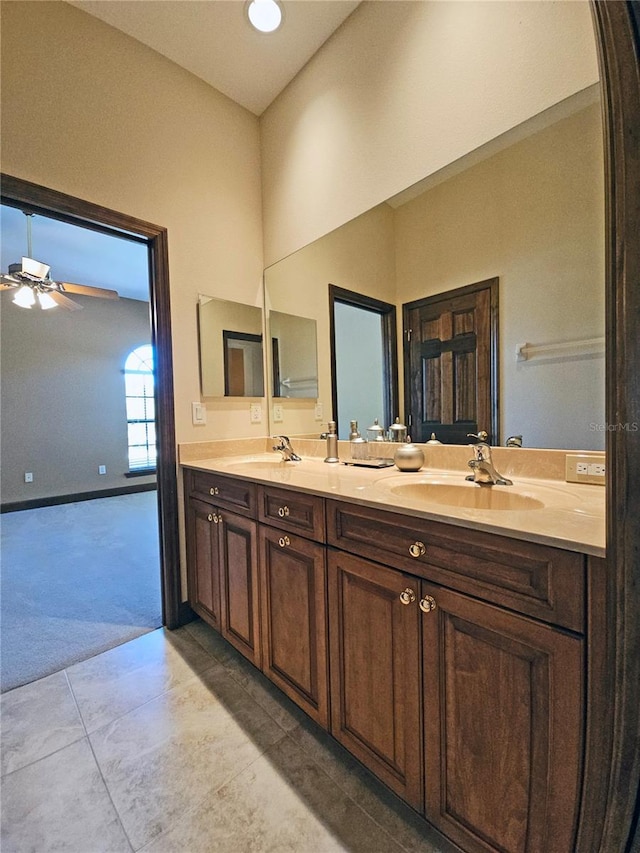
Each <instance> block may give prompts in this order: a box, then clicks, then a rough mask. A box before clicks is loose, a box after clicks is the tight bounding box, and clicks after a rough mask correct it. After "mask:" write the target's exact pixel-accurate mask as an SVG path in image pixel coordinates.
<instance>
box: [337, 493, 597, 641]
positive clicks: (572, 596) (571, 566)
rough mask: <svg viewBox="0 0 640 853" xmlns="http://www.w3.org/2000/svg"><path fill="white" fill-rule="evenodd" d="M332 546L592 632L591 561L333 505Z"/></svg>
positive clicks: (501, 538) (477, 533)
mask: <svg viewBox="0 0 640 853" xmlns="http://www.w3.org/2000/svg"><path fill="white" fill-rule="evenodd" d="M327 541H328V542H329V544H330V545H333V546H335V547H336V548H341V549H342V550H345V551H350V552H352V553H354V554H359V555H361V556H366V557H369V558H370V559H373V560H376V561H377V562H379V563H386V564H388V565H391V566H393V567H395V568H398V569H402V570H403V571H408V572H411V573H412V574H414V575H417V576H418V577H422V578H425V579H426V580H431V581H435V582H437V583H441V584H442V585H444V586H449V587H451V588H453V589H458V590H460V591H462V592H467V593H469V594H471V595H475V596H478V597H480V598H483V599H484V600H486V601H490V602H493V603H496V604H500V605H503V606H504V607H509V608H511V609H513V610H516V611H518V612H520V613H525V614H527V615H529V616H533V617H535V618H538V619H544V620H545V621H547V622H550V623H553V624H556V625H561V626H563V627H565V628H570V629H571V630H573V631H579V632H581V631H582V630H583V628H584V584H585V579H584V557H583V556H582V555H581V554H576V553H573V552H571V551H563V550H561V549H559V548H552V547H549V546H546V545H538V544H535V543H531V542H523V541H522V540H519V539H511V538H508V537H506V536H499V535H496V534H493V533H484V532H481V531H475V530H467V529H465V528H463V527H455V526H453V525H448V524H441V523H439V522H432V521H426V520H424V519H416V518H411V517H409V516H406V515H400V514H399V513H393V512H386V511H379V510H375V509H370V508H368V507H361V506H357V505H355V504H347V503H340V502H338V501H329V502H328V504H327Z"/></svg>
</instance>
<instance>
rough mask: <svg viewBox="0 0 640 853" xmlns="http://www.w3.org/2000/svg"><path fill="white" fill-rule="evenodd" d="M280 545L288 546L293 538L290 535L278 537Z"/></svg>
mask: <svg viewBox="0 0 640 853" xmlns="http://www.w3.org/2000/svg"><path fill="white" fill-rule="evenodd" d="M278 545H279V546H280V547H281V548H286V547H287V545H291V539H289V537H288V536H281V537H280V538H279V539H278Z"/></svg>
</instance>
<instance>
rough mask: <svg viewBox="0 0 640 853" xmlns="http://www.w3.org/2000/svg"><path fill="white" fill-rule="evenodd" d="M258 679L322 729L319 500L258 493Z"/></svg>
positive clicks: (325, 696) (269, 490)
mask: <svg viewBox="0 0 640 853" xmlns="http://www.w3.org/2000/svg"><path fill="white" fill-rule="evenodd" d="M258 517H259V519H260V521H261V522H263V523H261V524H260V525H259V528H260V592H261V609H262V639H263V649H264V654H263V664H262V669H263V672H264V673H265V675H266V676H267V677H268V678H270V679H271V681H273V682H274V684H277V685H278V687H280V689H281V690H282V691H283V692H284V693H286V694H287V696H289V698H290V699H292V700H293V701H294V702H296V704H298V705H299V706H300V707H301V708H302V709H303V710H304V711H306V712H307V714H309V716H310V717H311V718H312V719H314V720H315V721H316V722H317V723H319V724H320V725H321V726H323V728H328V727H329V691H328V677H327V605H326V586H327V582H326V561H325V546H324V538H325V521H324V500H323V499H322V498H319V497H317V496H315V495H308V494H303V493H300V492H292V491H287V490H284V489H277V488H274V487H266V486H265V487H260V488H259V489H258Z"/></svg>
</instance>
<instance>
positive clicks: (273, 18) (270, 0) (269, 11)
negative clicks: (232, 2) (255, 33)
mask: <svg viewBox="0 0 640 853" xmlns="http://www.w3.org/2000/svg"><path fill="white" fill-rule="evenodd" d="M247 15H248V16H249V20H250V21H251V24H252V26H253V27H255V28H256V30H260V32H261V33H273V32H275V30H277V29H278V27H279V26H280V24H281V23H282V9H281V8H280V6H279V5H278V3H276V2H275V0H251V3H249V5H248V6H247Z"/></svg>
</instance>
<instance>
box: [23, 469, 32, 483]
mask: <svg viewBox="0 0 640 853" xmlns="http://www.w3.org/2000/svg"><path fill="white" fill-rule="evenodd" d="M24 481H25V483H33V474H32V473H31V471H25V472H24Z"/></svg>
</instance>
